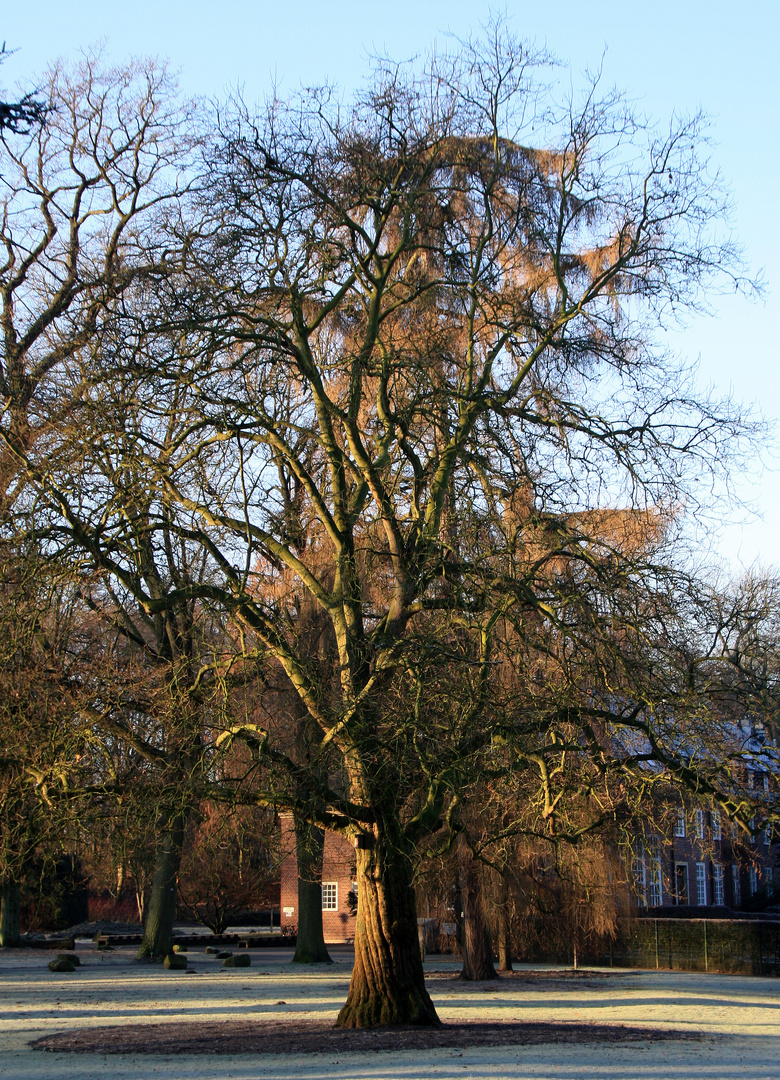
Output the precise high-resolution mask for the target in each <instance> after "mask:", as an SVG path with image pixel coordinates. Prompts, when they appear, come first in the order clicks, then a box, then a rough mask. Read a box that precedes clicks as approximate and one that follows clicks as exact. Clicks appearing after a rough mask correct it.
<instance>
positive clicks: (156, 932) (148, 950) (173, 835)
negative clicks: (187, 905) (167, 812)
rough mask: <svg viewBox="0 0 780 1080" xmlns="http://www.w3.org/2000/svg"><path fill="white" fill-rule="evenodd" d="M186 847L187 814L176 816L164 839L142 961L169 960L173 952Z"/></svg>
mask: <svg viewBox="0 0 780 1080" xmlns="http://www.w3.org/2000/svg"><path fill="white" fill-rule="evenodd" d="M183 843H184V814H176V816H175V817H174V818H173V820H172V821H170V822H169V823H168V826H167V828H166V830H165V832H164V833H163V835H162V836H161V838H160V842H159V844H158V847H157V860H156V864H155V870H154V878H153V879H152V893H151V896H150V898H149V905H148V913H147V916H146V925H145V927H144V936H143V941H142V942H141V948H140V949H139V950H138V957H139V959H143V958H145V957H152V958H158V957H162V956H167V955H168V953H170V952H172V951H173V920H174V916H175V914H176V888H177V879H178V875H179V866H180V864H181V849H182V844H183Z"/></svg>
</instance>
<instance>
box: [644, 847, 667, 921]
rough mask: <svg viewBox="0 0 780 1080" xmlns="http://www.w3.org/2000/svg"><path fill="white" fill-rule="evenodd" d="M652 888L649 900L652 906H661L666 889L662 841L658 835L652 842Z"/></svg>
mask: <svg viewBox="0 0 780 1080" xmlns="http://www.w3.org/2000/svg"><path fill="white" fill-rule="evenodd" d="M649 855H650V882H649V885H650V888H649V890H648V897H647V898H648V902H649V904H650V907H660V906H661V904H663V902H664V890H663V883H662V876H661V842H660V841H659V839H658V838H657V837H656V838H655V839H654V840H651V842H650V851H649Z"/></svg>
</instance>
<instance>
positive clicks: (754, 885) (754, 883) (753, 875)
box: [750, 866, 758, 896]
mask: <svg viewBox="0 0 780 1080" xmlns="http://www.w3.org/2000/svg"><path fill="white" fill-rule="evenodd" d="M757 892H758V871H757V870H756V868H755V866H751V867H750V895H751V896H755V895H756V893H757Z"/></svg>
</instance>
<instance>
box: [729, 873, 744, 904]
mask: <svg viewBox="0 0 780 1080" xmlns="http://www.w3.org/2000/svg"><path fill="white" fill-rule="evenodd" d="M731 895H732V902H733V905H734V907H739V906H740V905H741V904H742V880H741V875H740V872H739V866H737V864H736V863H735V864H734V865H733V866H732V867H731Z"/></svg>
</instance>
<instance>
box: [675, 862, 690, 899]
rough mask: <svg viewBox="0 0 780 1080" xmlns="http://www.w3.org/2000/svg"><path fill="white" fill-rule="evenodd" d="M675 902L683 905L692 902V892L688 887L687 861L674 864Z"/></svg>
mask: <svg viewBox="0 0 780 1080" xmlns="http://www.w3.org/2000/svg"><path fill="white" fill-rule="evenodd" d="M674 902H675V903H676V904H683V905H685V904H690V902H691V894H690V890H689V888H688V863H687V862H678V863H675V864H674Z"/></svg>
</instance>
